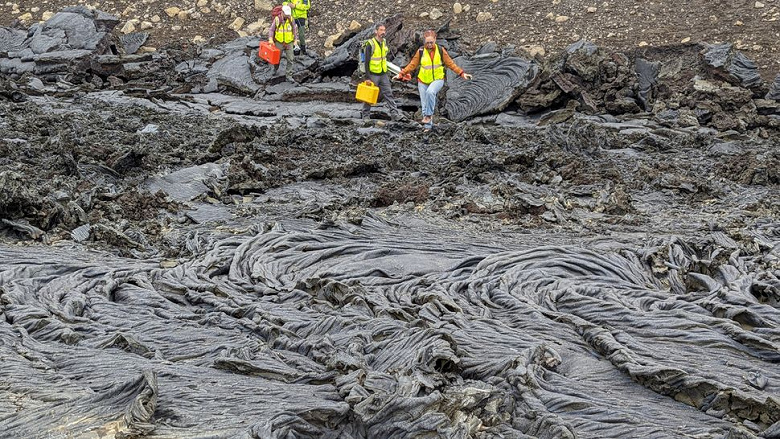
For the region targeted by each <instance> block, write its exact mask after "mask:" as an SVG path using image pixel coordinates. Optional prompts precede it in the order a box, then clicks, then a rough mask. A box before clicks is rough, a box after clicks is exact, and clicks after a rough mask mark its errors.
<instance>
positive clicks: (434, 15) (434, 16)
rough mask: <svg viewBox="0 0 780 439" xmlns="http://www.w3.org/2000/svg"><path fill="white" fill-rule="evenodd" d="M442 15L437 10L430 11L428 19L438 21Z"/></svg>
mask: <svg viewBox="0 0 780 439" xmlns="http://www.w3.org/2000/svg"><path fill="white" fill-rule="evenodd" d="M442 15H444V14H443V13H442V12H441V11H440V10H439V9H438V8H433V9H431V13H430V17H431V20H438V19H440V18H441V17H442Z"/></svg>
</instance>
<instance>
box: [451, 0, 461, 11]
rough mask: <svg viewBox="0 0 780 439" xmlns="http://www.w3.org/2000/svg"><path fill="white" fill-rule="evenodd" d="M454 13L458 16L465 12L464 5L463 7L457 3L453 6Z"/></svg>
mask: <svg viewBox="0 0 780 439" xmlns="http://www.w3.org/2000/svg"><path fill="white" fill-rule="evenodd" d="M452 12H454V13H456V14H460V13H461V12H463V5H461V4H460V3H458V2H455V4H454V5H452Z"/></svg>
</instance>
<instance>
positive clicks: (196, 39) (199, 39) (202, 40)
mask: <svg viewBox="0 0 780 439" xmlns="http://www.w3.org/2000/svg"><path fill="white" fill-rule="evenodd" d="M192 42H193V43H195V44H205V43H206V39H205V38H203V36H202V35H195V36H194V37H192Z"/></svg>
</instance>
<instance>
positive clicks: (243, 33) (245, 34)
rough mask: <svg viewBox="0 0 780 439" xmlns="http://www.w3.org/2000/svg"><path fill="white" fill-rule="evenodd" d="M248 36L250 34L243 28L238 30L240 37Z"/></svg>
mask: <svg viewBox="0 0 780 439" xmlns="http://www.w3.org/2000/svg"><path fill="white" fill-rule="evenodd" d="M248 36H249V34H248V33H246V32H244V31H242V30H240V31H238V37H239V38H244V37H248Z"/></svg>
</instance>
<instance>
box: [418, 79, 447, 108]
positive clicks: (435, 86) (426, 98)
mask: <svg viewBox="0 0 780 439" xmlns="http://www.w3.org/2000/svg"><path fill="white" fill-rule="evenodd" d="M442 87H444V80H443V79H437V80H435V81H433V82H431V83H430V84H423V83H422V82H418V83H417V89H418V90H419V91H420V103H421V104H422V115H423V117H425V116H433V110H435V109H436V95H437V94H439V90H441V88H442Z"/></svg>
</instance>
